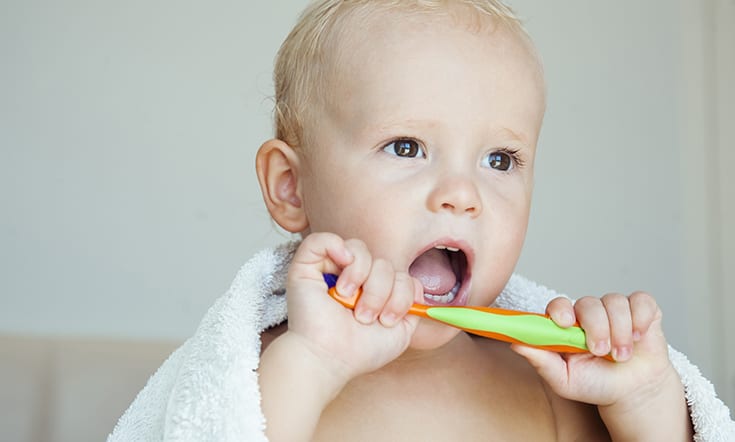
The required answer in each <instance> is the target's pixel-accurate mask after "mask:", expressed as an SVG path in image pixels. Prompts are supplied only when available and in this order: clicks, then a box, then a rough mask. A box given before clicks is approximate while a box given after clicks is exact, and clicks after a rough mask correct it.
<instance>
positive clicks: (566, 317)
mask: <svg viewBox="0 0 735 442" xmlns="http://www.w3.org/2000/svg"><path fill="white" fill-rule="evenodd" d="M560 319H561V322H562V324H564V325H567V324H573V323H574V318H573V317H572V314H571V313H569V312H564V313H562V314H561V318H560Z"/></svg>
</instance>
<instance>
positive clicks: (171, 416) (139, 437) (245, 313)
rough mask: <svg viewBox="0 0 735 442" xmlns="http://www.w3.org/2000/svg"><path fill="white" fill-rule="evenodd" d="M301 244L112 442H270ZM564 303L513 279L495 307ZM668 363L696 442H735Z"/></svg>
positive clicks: (191, 349)
mask: <svg viewBox="0 0 735 442" xmlns="http://www.w3.org/2000/svg"><path fill="white" fill-rule="evenodd" d="M296 246H297V243H295V242H292V243H288V244H284V245H281V246H279V247H276V248H273V249H266V250H263V251H261V252H259V253H258V254H256V255H255V256H254V257H253V258H252V259H251V260H250V261H248V262H247V263H246V264H245V265H244V266H243V267H242V268H241V269H240V271H239V272H238V274H237V276H236V277H235V280H234V282H233V283H232V286H231V287H230V289H229V290H228V291H227V293H226V294H225V295H224V296H222V297H221V298H219V299H218V300H217V301H216V303H215V304H214V305H213V306H212V307H211V308H210V309H209V311H208V312H207V314H206V315H205V317H204V319H203V320H202V322H201V324H200V326H199V328H198V329H197V331H196V333H195V334H194V336H193V337H191V338H190V339H188V340H187V341H186V342H185V343H184V344H183V345H182V346H181V347H180V348H179V349H177V350H176V351H175V352H173V353H172V354H171V356H169V358H168V359H167V360H166V361H165V362H164V363H163V365H162V366H161V367H160V368H159V369H158V371H157V372H156V373H155V374H154V375H153V376H152V377H151V378H150V380H149V381H148V383H147V384H146V386H145V388H143V390H142V391H141V392H140V393H139V394H138V396H137V397H136V398H135V401H133V403H132V404H131V405H130V407H129V408H128V410H127V411H126V412H125V414H124V415H123V416H122V417H121V418H120V421H119V422H118V424H117V426H116V427H115V429H114V431H113V433H112V434H111V435H110V437H109V438H108V441H110V442H113V441H124V442H130V441H217V442H226V441H266V440H267V439H266V436H265V433H264V430H265V418H264V416H263V413H262V411H261V409H260V390H259V388H258V377H257V372H256V370H257V368H258V363H259V357H260V333H261V332H262V331H263V330H265V329H267V328H269V327H272V326H274V325H276V324H279V323H281V322H283V321H284V320H285V319H286V299H285V298H286V297H285V296H284V293H285V289H284V287H285V278H286V272H287V269H288V264H289V262H290V261H291V257H292V256H293V252H294V250H295V248H296ZM556 296H558V294H557V293H555V292H554V291H552V290H549V289H547V288H545V287H542V286H539V285H537V284H535V283H533V282H531V281H528V280H526V279H524V278H522V277H520V276H517V275H514V276H513V277H512V278H511V280H510V281H509V282H508V285H507V286H506V288H505V290H504V291H503V293H502V295H501V296H500V297H499V298H498V299H497V301H496V303H495V305H496V306H498V307H502V308H511V309H516V310H524V311H534V312H543V311H544V309H545V308H546V304H547V303H548V302H549V301H550V300H551V299H553V298H554V297H556ZM669 355H670V358H671V361H672V363H673V365H674V367H675V368H676V369H677V371H678V372H679V374H680V376H681V378H682V381H683V383H684V386H685V388H686V396H687V401H688V402H689V407H690V411H691V416H692V421H693V422H694V429H695V432H696V436H695V440H697V441H735V422H733V421H732V420H731V418H730V413H729V410H728V408H727V407H726V406H725V405H724V404H723V403H722V401H720V400H719V399H718V398H717V396H716V394H715V391H714V388H713V387H712V384H711V383H710V382H709V381H707V380H706V379H705V378H704V377H703V376H702V375H701V373H700V372H699V370H698V369H697V367H695V366H694V365H693V364H691V363H690V362H689V361H688V360H687V358H686V357H685V356H684V355H682V354H681V353H679V352H677V351H676V350H673V349H670V351H669Z"/></svg>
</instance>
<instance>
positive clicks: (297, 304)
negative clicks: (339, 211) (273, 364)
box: [286, 233, 423, 380]
mask: <svg viewBox="0 0 735 442" xmlns="http://www.w3.org/2000/svg"><path fill="white" fill-rule="evenodd" d="M324 273H338V274H339V278H338V280H337V285H336V288H337V292H338V293H340V294H343V295H345V296H351V295H352V294H353V293H354V292H355V290H356V289H357V288H358V287H360V286H362V290H363V291H362V295H361V296H360V299H359V301H358V303H357V305H356V306H355V310H354V312H353V311H351V310H349V309H346V308H345V307H343V306H341V305H340V304H339V303H337V302H336V301H335V300H333V299H332V298H331V297H330V296H329V295H328V294H327V285H326V283H325V282H324V278H323V274H324ZM286 284H287V285H286V290H287V294H288V333H290V334H292V335H293V334H295V335H298V336H299V337H300V338H302V339H301V342H302V343H303V344H304V345H306V346H308V347H309V349H310V350H311V351H312V352H314V353H315V354H316V355H317V356H319V357H320V358H321V359H322V360H323V361H324V362H325V363H326V364H329V365H330V368H331V369H333V370H338V372H339V373H340V375H343V376H344V377H345V379H346V380H349V379H351V378H353V377H355V376H357V375H359V374H363V373H367V372H370V371H373V370H376V369H378V368H380V367H382V366H383V365H385V364H387V363H388V362H390V361H392V360H393V359H395V358H397V357H398V356H399V355H400V354H401V353H403V351H404V350H405V349H406V348H407V347H408V344H409V342H410V340H411V336H412V335H413V332H414V330H415V328H416V325H417V323H418V318H416V317H409V316H407V315H406V313H407V312H408V309H409V307H410V306H411V304H412V303H413V302H414V299H415V298H417V297H420V296H421V294H422V292H423V289H422V287H421V285H420V283H419V282H418V281H417V280H415V279H414V278H412V277H411V276H410V275H408V274H407V273H405V272H396V271H394V269H393V265H392V264H391V263H390V262H388V261H386V260H382V259H373V258H372V256H371V254H370V252H369V251H368V249H367V247H366V246H365V244H364V243H363V242H362V241H359V240H354V239H351V240H343V239H342V238H340V237H339V236H337V235H334V234H331V233H314V234H311V235H309V236H308V237H306V239H304V241H303V242H302V243H301V245H300V246H299V248H298V250H297V251H296V253H295V255H294V258H293V260H292V262H291V267H290V268H289V272H288V278H287V283H286Z"/></svg>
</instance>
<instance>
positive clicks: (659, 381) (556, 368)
mask: <svg viewBox="0 0 735 442" xmlns="http://www.w3.org/2000/svg"><path fill="white" fill-rule="evenodd" d="M547 313H549V315H551V317H552V319H554V321H555V322H556V323H557V324H559V325H561V326H564V327H566V326H570V325H572V324H573V323H574V322H575V321H579V323H580V325H581V326H582V328H584V329H585V331H586V333H587V345H588V347H589V348H590V350H591V353H592V354H577V355H559V354H556V353H551V352H546V351H542V350H537V349H533V348H528V347H521V346H514V350H516V351H517V352H518V353H520V354H521V355H523V356H525V357H526V358H527V359H528V360H529V361H530V362H531V364H532V365H533V366H534V367H535V368H536V369H537V371H538V372H539V374H540V375H541V376H542V377H543V378H544V379H545V380H546V382H547V383H548V384H549V385H550V386H551V388H552V389H553V390H554V391H555V392H556V393H557V394H558V395H560V396H562V397H564V398H567V399H572V400H576V401H580V402H586V403H591V404H596V405H597V406H598V410H599V412H600V417H601V418H602V419H603V421H604V422H605V425H606V426H607V429H608V431H609V433H610V436H611V437H612V439H613V440H625V441H629V440H630V441H632V440H641V441H658V440H661V441H676V440H691V439H692V425H691V420H690V418H689V412H688V408H687V403H686V399H685V396H684V387H683V385H682V383H681V379H680V378H679V376H678V374H677V372H676V371H675V369H674V367H673V366H672V364H671V362H670V361H669V358H668V346H667V344H666V339H665V337H664V334H663V330H662V328H661V319H662V314H661V310H660V309H659V307H658V305H657V304H656V301H655V300H654V299H653V298H652V297H651V296H650V295H648V294H646V293H643V292H636V293H633V294H632V295H630V296H623V295H620V294H608V295H605V296H603V297H602V298H592V297H586V298H582V299H580V300H579V301H577V302H576V303H575V304H574V306H572V304H571V302H570V301H569V300H567V299H565V298H557V299H555V300H553V301H552V302H551V303H550V304H549V306H548V307H547ZM608 353H611V354H612V356H613V357H614V358H615V360H616V361H617V362H610V361H607V360H605V359H602V358H601V357H598V356H605V355H607V354H608Z"/></svg>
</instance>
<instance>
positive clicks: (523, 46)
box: [322, 7, 544, 124]
mask: <svg viewBox="0 0 735 442" xmlns="http://www.w3.org/2000/svg"><path fill="white" fill-rule="evenodd" d="M457 8H459V7H457ZM329 45H330V46H331V47H330V48H329V49H328V50H327V51H326V52H325V53H326V54H329V55H328V59H327V60H326V62H327V64H328V65H329V69H327V70H326V72H327V75H326V78H324V79H323V80H322V81H325V82H326V83H327V84H328V85H329V87H328V88H325V89H324V91H325V93H324V96H323V99H324V104H325V109H324V110H325V111H327V113H329V114H332V115H333V116H338V117H340V118H342V119H344V118H346V116H348V115H352V116H359V117H360V118H355V121H360V124H364V122H365V121H366V118H365V117H370V116H372V117H375V118H374V119H375V120H376V124H392V121H393V120H396V119H397V120H400V119H401V118H406V117H409V118H410V119H411V120H412V121H418V122H425V123H426V122H431V120H432V119H434V120H436V123H440V122H446V121H450V120H451V118H452V117H456V114H457V111H458V110H461V109H463V108H464V109H474V110H483V113H482V114H481V115H478V114H476V113H471V114H467V115H464V116H463V118H489V117H491V115H490V114H488V113H486V112H484V111H485V110H487V111H490V110H492V109H496V110H497V109H501V108H502V109H503V111H504V112H506V113H509V114H512V113H516V114H519V116H520V114H524V116H527V117H530V118H531V119H540V116H541V115H542V114H543V103H544V90H543V89H544V86H543V80H542V75H541V67H540V63H539V61H538V59H537V58H536V55H535V52H534V50H533V47H532V45H531V43H530V41H529V40H528V39H527V37H525V35H524V34H523V33H522V32H521V31H520V30H517V29H511V28H510V27H509V26H508V25H506V24H503V23H501V22H499V21H498V20H497V19H494V18H492V17H490V16H487V15H485V14H482V13H480V12H478V11H474V10H471V9H470V8H467V7H464V8H462V9H456V10H446V11H419V12H416V11H402V10H377V11H376V10H373V11H362V10H357V11H354V12H352V13H349V14H345V15H344V16H343V17H342V18H341V20H340V21H339V23H338V24H337V28H336V30H335V32H334V33H333V34H332V37H331V38H330V40H329ZM491 102H494V103H496V104H497V106H494V107H492V106H490V107H488V106H487V104H488V103H491ZM437 103H441V105H440V106H437ZM422 112H425V114H423V115H422ZM525 114H527V115H525ZM509 116H512V115H509ZM344 122H345V121H342V123H344ZM539 123H540V121H539Z"/></svg>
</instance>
